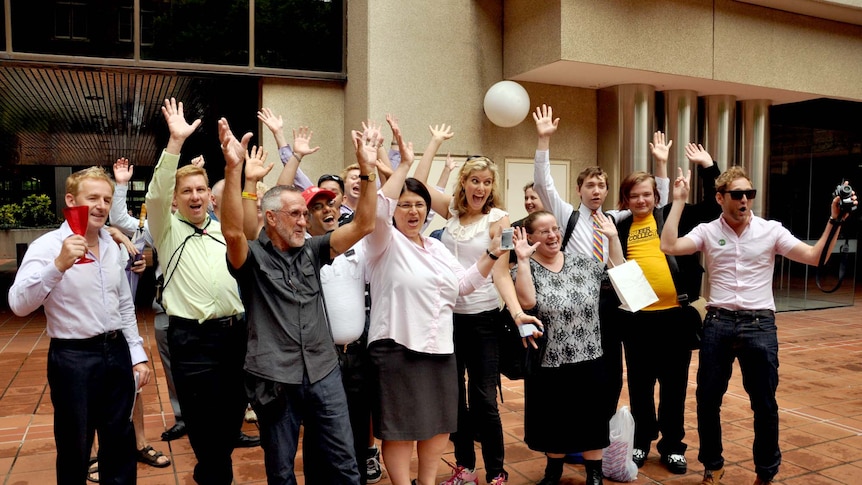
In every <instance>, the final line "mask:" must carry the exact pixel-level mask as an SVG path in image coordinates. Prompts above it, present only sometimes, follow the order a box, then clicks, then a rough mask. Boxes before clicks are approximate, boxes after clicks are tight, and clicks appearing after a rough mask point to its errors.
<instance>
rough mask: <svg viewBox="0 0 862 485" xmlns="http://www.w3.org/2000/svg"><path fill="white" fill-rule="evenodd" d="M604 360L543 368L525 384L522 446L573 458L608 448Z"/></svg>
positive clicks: (535, 369) (528, 376) (535, 370)
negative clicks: (574, 454)
mask: <svg viewBox="0 0 862 485" xmlns="http://www.w3.org/2000/svg"><path fill="white" fill-rule="evenodd" d="M604 375H605V369H604V362H603V360H602V359H601V358H599V359H596V360H590V361H586V362H579V363H577V364H566V365H563V366H561V367H539V368H534V369H533V372H532V373H531V374H529V375H527V376H526V377H525V378H524V442H525V443H526V444H527V446H529V447H530V449H531V450H535V451H541V452H545V453H563V454H569V453H575V452H579V451H588V450H598V449H602V448H605V447H607V446H608V444H609V442H610V440H609V438H608V433H609V429H608V419H607V412H606V407H607V398H606V396H605V392H606V391H605V383H604V381H605V379H604Z"/></svg>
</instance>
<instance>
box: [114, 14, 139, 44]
mask: <svg viewBox="0 0 862 485" xmlns="http://www.w3.org/2000/svg"><path fill="white" fill-rule="evenodd" d="M117 14H118V17H119V18H118V19H117V25H118V26H119V27H118V32H117V37H118V39H119V41H120V42H132V40H134V37H133V36H132V31H133V30H134V28H135V25H134V22H133V15H134V12H133V10H132V8H131V7H123V8H121V9H119V11H118V12H117Z"/></svg>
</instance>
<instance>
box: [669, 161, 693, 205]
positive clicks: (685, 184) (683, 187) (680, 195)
mask: <svg viewBox="0 0 862 485" xmlns="http://www.w3.org/2000/svg"><path fill="white" fill-rule="evenodd" d="M690 182H691V169H689V170H688V171H687V172H686V174H685V176H683V174H682V167H677V168H676V180H674V181H673V200H680V201H683V202H684V201H686V200H688V192H689V183H690Z"/></svg>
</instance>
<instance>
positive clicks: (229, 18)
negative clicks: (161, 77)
mask: <svg viewBox="0 0 862 485" xmlns="http://www.w3.org/2000/svg"><path fill="white" fill-rule="evenodd" d="M141 10H142V11H150V12H152V15H153V18H152V29H153V32H152V43H151V44H150V45H146V46H144V45H142V46H141V58H142V59H150V60H157V61H175V62H195V63H204V64H227V65H236V66H247V65H249V57H248V53H249V42H248V22H249V20H248V19H249V10H248V0H210V1H207V2H199V1H188V0H169V1H141Z"/></svg>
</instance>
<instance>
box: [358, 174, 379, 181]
mask: <svg viewBox="0 0 862 485" xmlns="http://www.w3.org/2000/svg"><path fill="white" fill-rule="evenodd" d="M359 180H367V181H368V182H374V181H376V180H377V172H371V173H369V174H368V175H362V174H360V175H359Z"/></svg>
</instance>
